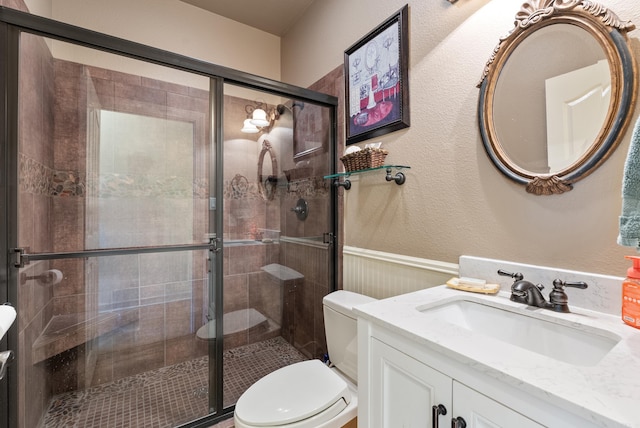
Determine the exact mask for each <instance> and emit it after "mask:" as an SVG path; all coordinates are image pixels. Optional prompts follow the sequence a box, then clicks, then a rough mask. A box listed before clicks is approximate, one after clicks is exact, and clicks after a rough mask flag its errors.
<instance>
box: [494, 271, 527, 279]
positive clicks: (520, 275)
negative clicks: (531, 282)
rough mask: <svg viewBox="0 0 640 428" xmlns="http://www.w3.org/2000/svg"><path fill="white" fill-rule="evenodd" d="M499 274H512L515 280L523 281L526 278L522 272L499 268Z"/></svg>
mask: <svg viewBox="0 0 640 428" xmlns="http://www.w3.org/2000/svg"><path fill="white" fill-rule="evenodd" d="M498 275H502V276H510V277H511V278H513V280H514V281H522V280H523V279H524V275H523V274H521V273H520V272H516V273H513V272H507V271H506V270H503V269H498Z"/></svg>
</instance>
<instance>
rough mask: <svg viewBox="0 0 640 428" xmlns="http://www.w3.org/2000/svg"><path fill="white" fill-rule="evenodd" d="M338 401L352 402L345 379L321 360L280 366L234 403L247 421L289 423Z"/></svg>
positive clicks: (262, 424) (236, 411) (270, 423)
mask: <svg viewBox="0 0 640 428" xmlns="http://www.w3.org/2000/svg"><path fill="white" fill-rule="evenodd" d="M338 401H343V402H344V407H346V405H347V404H348V403H350V402H351V393H350V392H349V387H348V386H347V383H346V382H345V381H344V380H343V379H341V378H340V376H338V375H337V374H335V373H334V372H333V371H332V370H331V369H330V368H329V367H327V366H326V365H324V364H323V363H322V362H321V361H320V360H309V361H303V362H301V363H296V364H292V365H290V366H286V367H283V368H281V369H279V370H276V371H275V372H272V373H270V374H268V375H267V376H265V377H263V378H262V379H260V380H259V381H258V382H256V383H254V384H253V385H252V386H251V387H250V388H249V389H247V390H246V391H245V393H244V394H242V396H241V397H240V399H239V400H238V402H237V403H236V409H235V413H236V417H237V418H238V419H240V420H241V421H242V422H244V423H246V424H247V425H252V426H272V425H284V424H291V423H294V422H297V421H300V420H303V419H306V418H309V417H312V416H313V415H316V414H318V413H320V412H323V411H324V410H325V409H327V408H329V407H331V406H332V405H334V404H335V403H336V402H338Z"/></svg>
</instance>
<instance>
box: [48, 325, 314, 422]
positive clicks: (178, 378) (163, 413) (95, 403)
mask: <svg viewBox="0 0 640 428" xmlns="http://www.w3.org/2000/svg"><path fill="white" fill-rule="evenodd" d="M304 360H306V358H305V357H304V355H302V354H301V353H300V352H298V351H297V350H296V349H295V348H294V347H293V346H291V345H290V344H289V343H287V342H286V341H285V340H284V339H282V338H281V337H276V338H274V339H269V340H266V341H263V342H258V343H254V344H251V345H247V346H242V347H238V348H234V349H230V350H227V351H225V353H224V373H225V379H224V401H225V406H227V405H230V404H232V403H235V402H236V401H237V399H238V398H239V397H240V395H241V394H242V393H243V392H244V391H245V390H246V389H247V388H248V387H249V386H250V385H251V384H253V383H254V382H255V381H257V380H258V379H260V378H261V377H262V376H265V375H267V374H268V373H270V372H272V371H274V370H277V369H279V368H280V367H284V366H287V365H289V364H293V363H296V362H299V361H304ZM207 380H208V362H207V358H206V357H203V358H199V359H196V360H191V361H186V362H183V363H179V364H176V365H173V366H170V367H163V368H161V369H158V370H152V371H148V372H144V373H140V374H138V375H135V376H131V377H128V378H124V379H120V380H118V381H115V382H111V383H107V384H104V385H99V386H95V387H92V388H88V389H86V390H84V391H76V392H70V393H65V394H60V395H57V396H55V397H53V398H52V399H51V402H50V404H49V409H48V410H47V413H46V415H45V419H44V427H45V428H63V427H64V428H72V427H73V428H107V427H109V428H111V427H118V428H127V427H132V428H133V427H135V428H143V427H149V428H151V427H153V428H164V427H166V428H170V427H174V426H177V425H180V424H183V423H186V422H189V421H191V420H193V419H195V418H196V417H200V416H204V415H206V414H207V413H208V410H207V409H208V395H207Z"/></svg>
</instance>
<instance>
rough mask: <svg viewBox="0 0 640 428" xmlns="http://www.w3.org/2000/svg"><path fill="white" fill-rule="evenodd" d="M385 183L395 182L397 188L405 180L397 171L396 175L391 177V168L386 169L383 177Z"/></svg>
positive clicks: (402, 174)
mask: <svg viewBox="0 0 640 428" xmlns="http://www.w3.org/2000/svg"><path fill="white" fill-rule="evenodd" d="M384 178H385V180H387V181H395V182H396V184H397V185H398V186H400V185H402V184H404V182H405V181H406V180H407V177H405V175H404V173H402V172H400V171H398V172H397V173H396V175H391V168H387V175H386V176H385V177H384Z"/></svg>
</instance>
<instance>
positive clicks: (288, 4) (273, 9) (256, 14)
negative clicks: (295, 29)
mask: <svg viewBox="0 0 640 428" xmlns="http://www.w3.org/2000/svg"><path fill="white" fill-rule="evenodd" d="M180 1H183V2H185V3H188V4H191V5H193V6H196V7H199V8H202V9H205V10H208V11H209V12H213V13H215V14H217V15H220V16H224V17H225V18H229V19H233V20H234V21H238V22H241V23H243V24H246V25H249V26H251V27H254V28H258V29H260V30H263V31H266V32H268V33H271V34H275V35H276V36H283V35H284V34H285V33H286V32H287V31H288V30H289V29H290V28H291V27H292V26H293V24H294V23H295V22H296V21H297V20H298V18H299V17H300V16H302V14H303V13H304V11H305V10H307V8H308V7H309V6H310V5H311V3H313V1H314V0H180Z"/></svg>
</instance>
